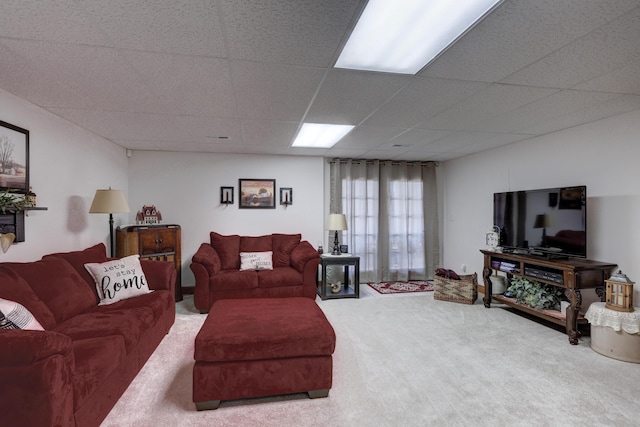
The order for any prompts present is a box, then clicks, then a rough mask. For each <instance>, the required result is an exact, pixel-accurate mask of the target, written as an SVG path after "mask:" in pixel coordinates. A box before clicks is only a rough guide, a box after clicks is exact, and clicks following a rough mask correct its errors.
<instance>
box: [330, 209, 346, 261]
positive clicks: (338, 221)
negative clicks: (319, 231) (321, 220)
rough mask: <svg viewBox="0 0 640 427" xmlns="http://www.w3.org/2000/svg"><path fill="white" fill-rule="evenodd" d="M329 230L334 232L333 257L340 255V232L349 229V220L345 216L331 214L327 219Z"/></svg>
mask: <svg viewBox="0 0 640 427" xmlns="http://www.w3.org/2000/svg"><path fill="white" fill-rule="evenodd" d="M326 229H327V230H334V231H335V235H334V236H335V237H334V239H333V251H332V252H331V255H340V244H339V242H338V231H342V230H346V229H347V218H346V217H345V216H344V214H329V218H328V219H327V226H326Z"/></svg>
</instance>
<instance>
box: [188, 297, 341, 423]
mask: <svg viewBox="0 0 640 427" xmlns="http://www.w3.org/2000/svg"><path fill="white" fill-rule="evenodd" d="M335 344H336V335H335V332H334V331H333V328H332V327H331V324H330V323H329V321H328V320H327V318H326V317H325V315H324V313H323V312H322V310H320V307H318V306H317V305H316V303H315V301H314V300H312V299H309V298H304V297H295V298H251V299H224V300H219V301H216V302H215V303H214V304H213V305H212V306H211V310H210V311H209V314H208V315H207V319H206V320H205V322H204V324H203V325H202V328H201V329H200V332H198V335H197V336H196V342H195V352H194V359H195V361H196V363H195V365H194V367H193V402H194V403H195V404H196V408H197V409H198V410H199V411H201V410H204V409H216V408H217V407H218V405H220V401H221V400H234V399H244V398H252V397H262V396H272V395H278V394H289V393H302V392H307V393H309V397H311V398H316V397H327V396H328V394H329V389H330V388H331V378H332V369H333V363H332V357H331V355H332V354H333V351H334V349H335Z"/></svg>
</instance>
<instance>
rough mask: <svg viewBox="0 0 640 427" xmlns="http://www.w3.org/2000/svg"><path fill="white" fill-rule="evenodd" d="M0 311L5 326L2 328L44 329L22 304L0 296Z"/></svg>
mask: <svg viewBox="0 0 640 427" xmlns="http://www.w3.org/2000/svg"><path fill="white" fill-rule="evenodd" d="M0 313H2V318H3V319H4V320H5V323H6V322H7V321H8V322H9V323H8V324H6V326H7V327H5V328H3V329H25V330H29V331H44V328H43V327H42V325H41V324H40V322H38V321H37V320H36V318H35V317H33V314H31V312H30V311H29V310H27V309H26V308H25V307H24V306H23V305H22V304H20V303H17V302H15V301H10V300H8V299H2V298H0Z"/></svg>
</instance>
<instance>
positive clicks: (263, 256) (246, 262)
mask: <svg viewBox="0 0 640 427" xmlns="http://www.w3.org/2000/svg"><path fill="white" fill-rule="evenodd" d="M242 270H273V251H267V252H240V271H242Z"/></svg>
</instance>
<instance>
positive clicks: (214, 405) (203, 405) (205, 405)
mask: <svg viewBox="0 0 640 427" xmlns="http://www.w3.org/2000/svg"><path fill="white" fill-rule="evenodd" d="M327 392H328V390H327ZM195 404H196V409H197V410H198V411H208V410H210V409H218V406H220V401H219V400H209V401H207V402H195Z"/></svg>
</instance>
